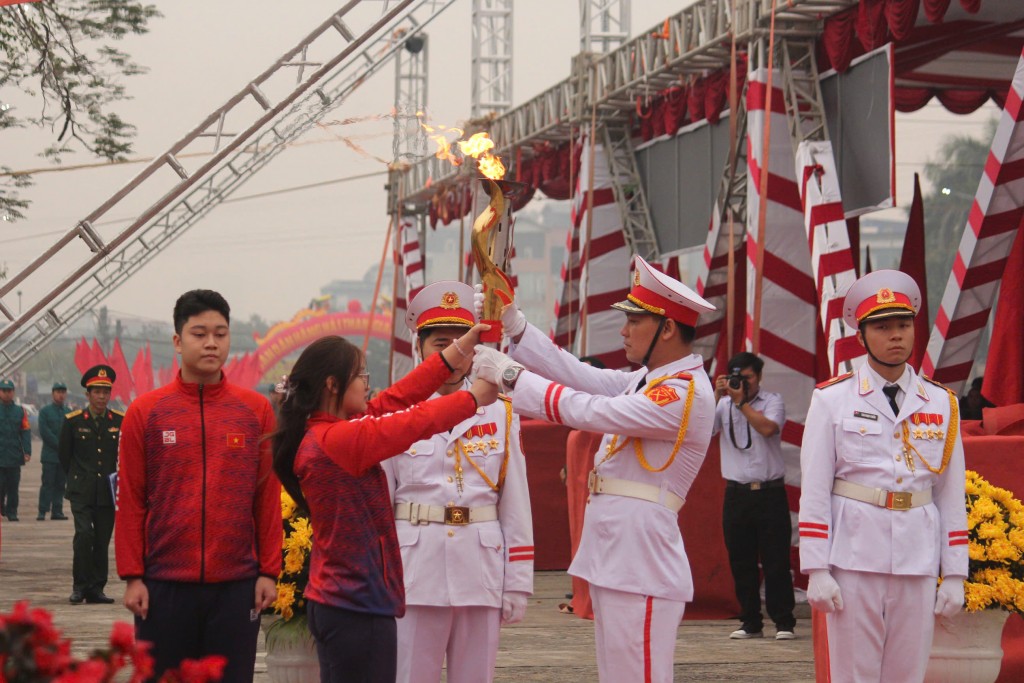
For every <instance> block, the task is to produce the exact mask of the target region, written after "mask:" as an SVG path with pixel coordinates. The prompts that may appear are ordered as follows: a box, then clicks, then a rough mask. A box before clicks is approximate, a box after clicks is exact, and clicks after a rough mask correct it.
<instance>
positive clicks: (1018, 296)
mask: <svg viewBox="0 0 1024 683" xmlns="http://www.w3.org/2000/svg"><path fill="white" fill-rule="evenodd" d="M1003 273H1004V277H1003V279H1002V282H1001V284H1000V285H999V302H998V303H997V304H996V309H995V312H996V318H995V324H994V325H993V327H992V341H991V342H989V345H988V360H987V361H986V363H985V381H984V383H983V384H982V385H981V395H982V396H984V397H985V398H987V399H988V400H990V401H992V403H995V404H996V405H997V406H1008V405H1013V404H1014V403H1024V342H1022V339H1024V277H1021V273H1024V226H1019V227H1018V228H1017V237H1015V238H1014V241H1013V248H1012V249H1011V250H1010V255H1009V257H1007V259H1006V268H1005V269H1004V270H1003Z"/></svg>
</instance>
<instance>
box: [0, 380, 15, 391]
mask: <svg viewBox="0 0 1024 683" xmlns="http://www.w3.org/2000/svg"><path fill="white" fill-rule="evenodd" d="M0 389H14V382H12V381H11V380H9V379H0Z"/></svg>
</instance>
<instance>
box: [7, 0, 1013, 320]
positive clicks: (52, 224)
mask: <svg viewBox="0 0 1024 683" xmlns="http://www.w3.org/2000/svg"><path fill="white" fill-rule="evenodd" d="M157 4H158V6H159V8H160V10H161V12H163V14H164V17H163V18H162V19H158V20H156V21H154V22H153V24H152V31H151V32H150V33H149V34H148V35H146V36H143V37H139V38H132V39H130V40H128V41H125V42H124V45H123V47H124V49H126V50H128V51H129V52H130V53H131V54H132V55H133V57H134V58H135V60H136V61H137V62H139V63H141V64H144V65H146V66H148V67H149V69H150V71H149V73H148V74H146V75H143V76H139V77H135V78H132V79H129V80H128V81H127V82H126V85H127V88H128V91H129V92H130V93H131V94H132V95H133V97H134V100H132V101H130V102H126V103H123V104H122V105H119V106H118V107H117V111H118V112H119V113H121V114H122V116H123V117H124V118H126V119H127V120H128V121H130V122H131V123H133V124H134V125H136V126H137V127H138V129H139V132H138V137H137V139H136V142H135V152H134V154H133V156H135V157H150V156H153V155H156V154H159V153H160V152H163V151H165V149H166V148H167V147H169V146H170V145H171V144H173V143H174V142H176V141H177V140H179V139H180V138H181V137H182V136H183V135H184V134H185V133H186V132H187V131H188V130H191V129H192V128H193V127H194V126H195V125H197V124H198V123H199V122H200V121H201V119H202V118H204V117H205V116H206V115H207V114H209V113H210V112H211V111H213V110H214V109H216V108H217V107H218V106H220V105H221V104H222V103H223V102H224V101H226V100H227V99H228V98H229V97H230V96H232V95H233V94H235V93H236V92H237V91H239V90H240V89H241V88H242V87H243V86H244V85H245V84H246V83H247V82H248V81H249V79H251V78H252V77H254V76H255V75H257V74H258V73H259V72H261V71H263V70H264V69H265V68H267V67H268V66H269V65H270V64H271V63H272V62H273V61H274V60H275V59H277V58H278V57H279V56H280V55H281V54H283V53H284V52H285V51H286V50H288V49H289V48H291V47H292V46H294V45H295V44H296V43H297V42H298V41H299V40H300V39H301V38H302V37H303V36H305V35H306V34H308V33H309V31H310V30H312V29H313V28H315V27H316V26H317V25H318V24H319V23H321V22H322V21H323V20H324V19H326V18H327V17H328V16H329V15H330V14H331V13H332V12H333V11H336V10H337V8H338V7H340V6H341V4H342V3H341V2H340V0H334V1H333V2H332V1H330V0H304V1H303V2H281V1H280V0H245V1H243V0H216V2H209V1H208V0H173V2H161V3H157ZM369 4H377V3H375V2H371V3H369ZM685 4H687V3H685V2H680V1H679V0H675V1H670V0H643V1H642V2H641V1H639V0H637V1H635V2H633V18H632V20H633V33H634V34H636V33H638V32H639V31H641V30H647V29H649V28H651V27H654V26H655V25H657V24H660V22H661V20H662V19H663V18H664V17H665V16H667V15H668V14H670V13H672V12H675V11H678V9H679V8H680V7H682V6H684V5H685ZM470 7H471V3H470V0H458V2H456V3H455V4H454V6H452V7H451V8H450V9H449V10H447V12H445V13H444V14H443V15H442V16H441V17H439V18H438V19H437V20H436V22H435V23H434V24H433V25H432V26H431V27H430V28H429V30H428V32H429V35H430V55H429V65H430V96H429V101H430V105H429V112H430V114H431V116H432V118H433V119H434V120H435V121H437V122H442V123H457V122H458V121H460V120H462V119H465V118H466V117H467V116H468V114H469V98H470V61H469V60H470V38H471V34H470ZM515 12H516V15H515V28H514V35H515V42H514V51H515V57H514V59H515V66H514V69H515V73H514V79H515V80H514V99H515V102H516V103H520V102H522V101H524V100H525V99H527V98H529V97H532V96H533V95H535V94H537V93H539V92H540V91H542V90H544V89H545V88H547V87H549V86H551V85H553V84H554V83H556V82H557V81H560V80H562V79H563V78H565V77H566V76H567V75H568V71H569V63H570V58H571V56H572V54H574V53H575V52H576V51H577V50H578V45H579V43H578V3H577V1H576V0H556V1H555V2H552V1H551V0H516V3H515ZM393 74H394V67H393V66H390V65H389V66H387V67H385V68H384V69H383V70H382V71H381V72H380V73H379V74H378V75H376V76H375V77H374V78H373V79H372V80H371V81H370V82H368V83H367V84H365V85H364V86H362V87H361V88H360V89H359V90H358V91H357V92H356V93H355V95H354V96H353V97H351V98H350V99H349V100H348V101H347V102H346V103H345V104H343V105H342V106H341V107H340V108H339V109H337V110H335V111H334V112H333V113H332V114H330V115H328V117H327V118H328V119H329V120H330V119H343V118H348V117H363V116H368V115H373V114H386V113H387V112H389V111H390V109H391V107H392V103H393V99H394V82H393ZM18 106H28V107H30V106H35V105H33V104H31V103H27V104H25V103H20V102H19V105H18ZM994 112H995V110H994V108H992V107H991V106H989V107H987V108H984V109H983V110H982V111H981V112H978V113H976V114H975V115H973V116H971V117H955V116H953V115H951V114H948V113H947V112H945V111H944V110H942V109H941V107H939V106H938V105H934V104H933V105H930V106H928V107H926V108H925V109H923V110H921V111H920V112H917V113H915V114H913V115H909V116H899V115H898V116H897V176H898V177H897V190H898V197H897V199H898V202H899V204H900V205H902V206H905V205H907V204H908V203H909V200H910V197H909V193H910V191H911V187H912V183H911V181H912V175H913V172H914V171H915V170H920V168H921V164H923V163H924V162H925V161H926V160H928V159H929V158H931V157H933V156H934V154H935V149H936V147H937V144H938V142H939V141H940V140H941V138H942V136H943V135H945V134H947V133H949V132H955V131H960V132H964V133H971V134H975V133H977V132H980V131H981V129H982V123H983V121H984V119H985V118H986V117H987V116H991V115H992V114H993V113H994ZM332 130H334V131H335V132H337V133H339V134H344V135H348V136H353V137H354V138H355V139H356V140H357V141H358V142H359V144H361V145H363V146H364V147H365V148H366V149H367V150H368V151H369V152H370V153H371V154H373V155H376V156H378V157H381V158H385V159H387V158H390V155H391V149H392V144H391V143H392V140H391V122H390V120H386V119H385V120H379V121H375V122H372V123H362V124H356V125H351V126H346V127H344V128H339V127H335V128H333V129H332ZM0 140H2V147H0V162H2V163H3V164H4V165H7V166H10V167H12V168H15V169H25V168H37V167H40V166H46V165H47V162H45V161H43V160H41V159H39V158H38V157H36V156H35V155H36V153H38V151H40V150H41V149H42V148H43V147H44V146H45V145H46V144H48V138H47V136H46V135H44V134H42V133H40V132H38V131H20V132H14V133H12V132H7V133H5V134H4V135H3V136H2V137H0ZM300 142H301V143H302V144H300V145H296V146H295V147H293V148H291V149H289V150H288V151H286V152H285V153H284V154H282V155H280V156H279V157H277V158H276V159H275V160H274V161H273V162H272V163H271V164H270V165H269V166H268V167H267V168H265V169H264V170H262V171H261V172H259V173H258V174H257V175H256V176H255V177H254V178H253V179H252V180H250V181H249V182H248V183H247V184H246V185H245V186H243V187H242V188H240V189H239V190H238V191H237V192H236V193H235V195H234V197H235V198H241V197H245V196H248V195H252V194H256V193H263V192H269V191H277V190H282V189H286V188H294V187H297V186H303V185H308V184H311V183H322V182H324V181H330V180H335V179H341V178H346V177H350V176H355V175H361V174H366V173H373V172H383V171H384V170H385V169H384V166H383V164H382V163H381V162H380V161H377V160H373V159H368V158H364V157H362V156H360V155H358V154H356V153H354V152H353V151H352V150H351V149H349V148H348V147H347V146H345V145H344V144H343V143H341V142H339V141H337V139H336V138H334V137H332V136H331V135H330V134H325V133H324V132H322V131H317V130H315V129H314V131H311V132H310V133H308V134H307V135H306V136H305V137H304V138H302V140H301V141H300ZM90 161H93V159H91V158H90V157H89V156H88V155H87V154H85V153H79V154H76V155H72V156H69V157H67V158H66V159H65V164H80V163H86V162H90ZM143 167H144V165H142V164H134V165H123V166H117V167H110V168H102V169H95V170H76V171H62V172H57V173H41V174H37V175H36V178H35V180H36V186H35V187H34V188H33V189H31V190H30V191H28V192H26V193H25V196H26V197H27V198H29V199H31V200H32V201H33V206H32V208H31V209H30V212H29V216H28V219H27V220H24V221H21V222H18V223H14V224H11V223H0V262H6V264H7V266H8V269H9V274H14V273H16V272H18V271H19V270H20V269H21V268H23V267H24V266H25V265H26V264H28V263H29V262H30V261H31V260H32V259H34V258H35V257H37V256H38V255H39V254H40V253H42V252H43V251H44V250H45V249H47V248H48V247H49V246H51V244H52V243H53V242H54V241H55V240H56V238H57V237H58V236H59V235H60V234H62V233H63V232H64V231H66V230H68V229H69V228H71V227H72V226H73V225H74V224H75V223H76V222H77V221H78V220H80V219H81V218H83V217H84V216H86V215H87V214H89V213H90V212H91V211H92V210H94V209H95V208H96V207H97V206H99V205H100V204H101V203H102V202H103V201H105V200H106V199H107V198H108V197H109V196H110V195H111V194H112V193H114V192H115V191H117V190H118V189H119V188H120V187H121V186H123V185H124V184H125V183H126V182H127V181H128V180H130V179H131V178H132V177H133V176H134V175H135V174H137V173H138V172H139V171H141V170H142V168H143ZM384 182H385V176H384V175H383V174H382V175H380V176H379V177H374V178H370V179H367V180H359V181H351V182H344V183H336V184H331V185H327V186H326V187H321V188H316V189H307V190H301V191H293V192H286V193H279V194H276V195H274V196H271V197H266V198H259V199H252V200H247V201H234V202H232V203H229V204H224V205H222V206H220V207H218V208H216V209H215V210H214V211H213V212H212V213H211V214H210V215H209V216H208V217H206V218H205V219H204V220H203V222H201V223H200V224H198V225H197V226H195V227H193V228H192V229H191V230H189V232H188V233H186V234H185V235H184V236H183V237H181V238H180V239H179V240H178V241H177V242H175V243H174V244H173V245H172V246H171V247H170V248H168V249H166V250H165V251H164V252H163V253H161V254H160V255H159V256H158V257H157V258H155V259H154V260H153V261H152V262H150V263H149V264H148V265H147V266H146V267H145V268H144V269H143V270H142V271H141V272H139V273H138V274H136V275H135V276H134V277H133V278H132V279H130V280H129V281H128V282H127V284H125V285H123V286H122V287H121V288H120V289H119V290H117V291H115V292H114V293H113V294H112V295H110V296H109V297H108V298H107V300H106V302H105V303H106V304H107V305H108V306H109V307H110V309H111V310H112V311H115V312H119V313H122V314H128V315H132V316H140V317H145V318H155V319H160V320H167V319H169V318H170V310H171V307H172V305H173V302H174V299H175V298H176V297H177V296H178V294H180V293H181V292H182V291H185V290H187V289H192V288H196V287H209V288H213V289H218V290H220V291H221V292H222V293H223V294H224V295H225V296H226V297H227V298H228V300H229V302H230V303H231V304H232V308H233V311H234V314H235V317H241V318H247V317H248V316H249V315H250V314H252V313H259V314H260V315H262V316H263V317H265V318H268V319H271V320H279V319H283V318H287V317H290V316H291V315H292V313H294V312H295V311H296V310H297V309H299V308H301V307H302V306H303V305H305V304H306V303H307V302H308V300H309V299H310V298H311V297H312V296H315V295H316V294H317V293H318V292H319V288H320V287H321V286H322V285H324V284H326V283H327V282H329V281H331V280H333V279H337V278H358V277H360V276H361V275H362V274H363V273H364V272H365V270H366V269H367V267H368V266H370V265H371V264H374V263H376V262H377V261H379V259H380V255H381V249H382V246H383V240H384V235H385V230H386V227H387V216H386V213H385V199H386V198H385V193H384V189H383V186H384ZM888 213H890V214H891V213H892V212H888ZM895 215H901V214H895ZM129 217H130V216H123V215H118V216H113V215H112V216H111V218H121V219H123V218H129ZM125 224H126V223H123V222H122V223H112V224H109V225H106V226H103V227H102V229H103V230H104V231H105V232H104V235H105V236H107V237H108V239H109V236H111V235H113V234H116V233H117V231H118V229H119V228H120V227H123V226H124V225H125ZM86 256H87V253H86V251H85V249H84V247H83V248H82V249H81V251H80V252H75V254H74V256H73V257H72V258H67V259H64V260H63V261H60V262H57V263H54V264H53V266H54V268H53V269H52V272H53V275H52V280H51V281H49V282H45V283H33V286H32V287H31V288H30V287H29V286H26V287H25V298H24V302H25V305H26V307H27V305H28V303H29V301H30V300H33V299H32V297H33V296H38V295H41V294H42V291H43V287H44V286H49V285H51V284H52V283H53V282H55V281H56V278H57V277H60V276H61V275H66V274H67V273H69V272H70V271H71V270H72V269H73V267H74V266H75V265H76V264H77V263H80V262H81V261H82V260H84V258H85V257H86ZM5 303H6V304H7V305H8V306H11V307H12V308H15V309H16V308H17V304H18V302H17V299H16V298H14V297H12V296H9V297H7V298H6V299H5Z"/></svg>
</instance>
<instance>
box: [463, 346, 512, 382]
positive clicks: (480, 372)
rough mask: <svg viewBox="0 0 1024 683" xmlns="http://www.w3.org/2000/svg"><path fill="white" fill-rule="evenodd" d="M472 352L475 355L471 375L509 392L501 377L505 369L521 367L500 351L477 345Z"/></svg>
mask: <svg viewBox="0 0 1024 683" xmlns="http://www.w3.org/2000/svg"><path fill="white" fill-rule="evenodd" d="M474 351H475V352H476V353H475V354H474V356H473V374H474V375H475V376H477V377H479V378H480V379H485V380H487V381H488V382H490V383H491V384H497V385H498V386H499V387H501V388H502V389H504V390H505V391H510V390H511V387H507V386H505V384H504V382H502V379H501V375H502V373H504V372H505V369H506V368H510V367H522V366H521V365H519V363H517V362H515V361H514V360H512V359H511V358H509V357H508V356H506V355H505V354H503V353H502V352H501V351H496V350H494V349H492V348H491V347H489V346H484V345H483V344H477V345H476V348H475V349H474Z"/></svg>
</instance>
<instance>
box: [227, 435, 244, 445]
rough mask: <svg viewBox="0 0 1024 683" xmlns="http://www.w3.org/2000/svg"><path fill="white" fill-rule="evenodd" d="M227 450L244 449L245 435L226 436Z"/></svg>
mask: <svg viewBox="0 0 1024 683" xmlns="http://www.w3.org/2000/svg"><path fill="white" fill-rule="evenodd" d="M228 448H245V434H230V433H229V434H228Z"/></svg>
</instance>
